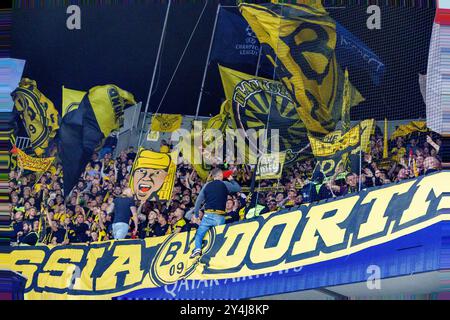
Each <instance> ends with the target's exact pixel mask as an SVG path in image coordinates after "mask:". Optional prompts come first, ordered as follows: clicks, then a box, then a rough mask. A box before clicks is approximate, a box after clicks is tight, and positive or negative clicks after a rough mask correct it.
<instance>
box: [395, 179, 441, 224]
mask: <svg viewBox="0 0 450 320" xmlns="http://www.w3.org/2000/svg"><path fill="white" fill-rule="evenodd" d="M449 181H450V172H448V171H443V172H441V173H440V174H439V175H432V176H428V177H424V178H423V179H422V180H421V181H420V182H419V183H418V184H417V187H418V188H417V190H416V192H415V193H414V196H413V198H412V200H411V204H410V205H409V208H408V209H406V210H405V211H403V214H402V218H401V219H400V225H402V224H405V223H407V222H410V221H413V220H415V219H417V218H419V217H421V216H424V215H426V214H427V211H428V207H429V206H430V201H427V198H428V196H429V195H430V192H433V193H434V195H435V196H436V197H439V196H440V195H441V194H442V193H443V192H448V190H449ZM444 208H450V197H449V196H445V197H442V199H441V201H440V202H439V205H438V208H437V209H438V210H440V209H444Z"/></svg>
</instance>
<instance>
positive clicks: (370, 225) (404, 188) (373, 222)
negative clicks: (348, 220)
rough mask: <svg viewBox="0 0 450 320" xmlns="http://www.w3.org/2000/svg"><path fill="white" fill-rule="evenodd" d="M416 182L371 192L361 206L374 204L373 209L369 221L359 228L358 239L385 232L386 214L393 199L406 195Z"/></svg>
mask: <svg viewBox="0 0 450 320" xmlns="http://www.w3.org/2000/svg"><path fill="white" fill-rule="evenodd" d="M414 182H415V181H410V182H406V183H400V184H397V185H392V186H391V187H389V188H384V189H378V190H374V191H370V192H369V193H368V194H367V195H366V197H365V198H364V199H363V201H362V202H361V204H362V205H363V204H367V203H370V202H372V201H373V200H375V201H374V203H373V205H372V208H371V209H370V212H369V215H368V217H367V221H366V222H365V223H362V224H361V226H360V227H359V232H358V239H361V238H364V237H367V236H371V235H374V234H377V233H379V232H381V231H383V230H384V228H385V227H386V223H387V220H388V217H386V216H385V215H384V214H385V213H386V209H387V207H388V205H389V203H390V202H391V200H392V197H393V196H394V195H395V194H404V193H407V192H408V191H409V189H410V188H411V187H412V185H413V184H414Z"/></svg>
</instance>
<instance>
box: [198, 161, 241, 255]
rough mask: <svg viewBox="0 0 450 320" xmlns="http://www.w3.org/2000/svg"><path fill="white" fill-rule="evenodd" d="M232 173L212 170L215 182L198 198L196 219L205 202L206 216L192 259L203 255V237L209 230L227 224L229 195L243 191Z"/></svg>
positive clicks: (208, 185) (203, 219) (209, 184)
mask: <svg viewBox="0 0 450 320" xmlns="http://www.w3.org/2000/svg"><path fill="white" fill-rule="evenodd" d="M232 173H233V172H232V171H225V172H222V170H221V169H219V168H215V169H213V170H211V174H210V175H211V177H212V179H213V180H212V181H210V182H208V183H206V184H205V185H204V186H203V188H202V190H201V191H200V193H199V195H198V197H197V200H196V202H195V209H194V214H195V216H196V217H198V216H199V210H200V207H201V205H202V203H203V202H205V209H204V212H205V214H204V215H203V218H202V222H201V223H200V226H199V227H198V229H197V233H196V234H195V249H194V250H193V251H192V254H191V256H190V258H195V257H197V256H199V255H201V254H202V242H203V237H204V236H205V234H206V232H208V230H209V228H211V227H214V226H219V225H222V224H225V213H226V212H225V206H226V202H227V198H228V194H230V193H234V192H239V191H240V190H241V186H240V185H239V184H238V183H237V182H236V181H234V179H233V175H232ZM223 178H225V179H228V181H222V179H223Z"/></svg>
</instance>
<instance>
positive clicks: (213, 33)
mask: <svg viewBox="0 0 450 320" xmlns="http://www.w3.org/2000/svg"><path fill="white" fill-rule="evenodd" d="M220 8H221V5H220V3H219V5H218V6H217V11H216V18H215V20H214V27H213V31H212V34H211V40H210V41H209V49H208V56H207V57H206V64H205V69H204V71H203V79H202V86H201V87H200V94H199V96H198V102H197V109H196V110H195V118H194V120H197V118H198V112H199V111H200V104H201V102H202V96H203V89H204V87H205V80H206V73H207V72H208V65H209V58H210V56H211V49H212V45H213V42H214V35H215V33H216V26H217V19H218V17H219V11H220Z"/></svg>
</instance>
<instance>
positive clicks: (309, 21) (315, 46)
mask: <svg viewBox="0 0 450 320" xmlns="http://www.w3.org/2000/svg"><path fill="white" fill-rule="evenodd" d="M304 2H305V4H278V3H268V4H263V5H259V4H246V3H242V4H240V5H239V8H240V11H241V13H242V15H243V16H244V18H245V19H246V20H247V22H248V23H249V25H250V27H251V28H252V30H253V31H254V33H255V34H256V36H257V38H258V40H259V42H260V43H261V46H262V48H263V53H264V54H265V55H266V57H267V58H268V59H269V60H270V61H271V62H272V64H273V65H274V66H275V69H276V74H277V76H278V78H279V80H281V81H282V82H283V84H284V85H285V86H286V88H287V89H288V90H289V92H290V93H291V95H292V97H293V98H294V102H295V104H296V109H297V112H298V113H299V115H300V118H301V119H302V120H303V122H304V123H305V125H306V128H307V129H308V131H309V132H310V133H313V134H315V135H318V136H323V135H325V134H327V133H329V132H330V131H333V130H334V129H335V126H336V124H337V122H338V121H339V119H340V118H341V108H342V103H343V84H344V75H343V72H342V70H341V69H340V67H339V65H338V63H337V60H336V55H335V47H336V23H335V21H334V20H333V19H332V18H331V17H330V16H329V14H328V12H327V11H326V10H325V9H324V8H323V6H322V4H321V3H320V1H304ZM351 91H352V92H351V93H350V97H352V100H351V102H350V104H351V105H352V106H354V105H357V104H358V103H360V102H361V101H363V98H362V97H361V95H360V94H359V92H358V91H357V90H356V89H355V88H354V87H353V86H352V87H351Z"/></svg>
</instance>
